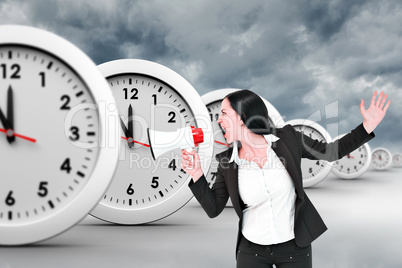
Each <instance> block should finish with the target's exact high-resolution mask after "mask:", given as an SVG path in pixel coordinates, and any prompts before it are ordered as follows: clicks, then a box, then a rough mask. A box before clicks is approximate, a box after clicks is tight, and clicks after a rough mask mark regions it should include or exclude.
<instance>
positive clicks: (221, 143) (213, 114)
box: [202, 88, 285, 187]
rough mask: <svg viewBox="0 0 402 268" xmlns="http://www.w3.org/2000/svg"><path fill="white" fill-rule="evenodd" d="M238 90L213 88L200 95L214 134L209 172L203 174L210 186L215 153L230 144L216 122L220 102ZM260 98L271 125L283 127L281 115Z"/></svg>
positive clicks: (215, 164)
mask: <svg viewBox="0 0 402 268" xmlns="http://www.w3.org/2000/svg"><path fill="white" fill-rule="evenodd" d="M238 90H240V89H237V88H223V89H217V90H213V91H211V92H208V93H206V94H204V95H203V96H202V100H203V101H204V103H205V105H206V106H207V109H208V112H209V116H210V120H211V123H212V127H213V133H214V134H213V136H214V152H213V156H214V157H213V158H212V163H211V168H210V169H209V172H208V173H207V174H206V176H205V178H206V180H207V182H208V184H209V185H210V187H212V185H213V184H214V183H215V176H216V171H217V169H218V161H217V160H216V159H215V155H217V154H218V153H221V152H223V151H225V150H227V149H228V147H229V146H231V145H229V144H227V143H226V139H225V137H224V136H223V132H222V129H221V127H220V126H219V124H218V123H217V120H218V118H219V116H220V114H221V103H222V100H223V99H224V98H225V97H226V95H228V94H230V93H232V92H235V91H238ZM260 97H261V96H260ZM261 99H262V100H263V101H264V103H265V106H267V109H268V116H269V120H270V123H271V124H272V125H274V126H275V127H283V126H284V124H285V122H284V120H283V118H282V116H281V115H280V113H279V112H278V111H277V110H276V109H275V107H274V106H273V105H272V104H271V103H269V102H268V101H267V100H266V99H264V98H263V97H261Z"/></svg>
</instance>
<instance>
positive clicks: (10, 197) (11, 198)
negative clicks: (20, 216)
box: [6, 191, 15, 206]
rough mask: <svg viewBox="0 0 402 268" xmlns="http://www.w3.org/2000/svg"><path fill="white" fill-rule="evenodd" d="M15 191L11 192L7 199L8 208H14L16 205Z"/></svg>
mask: <svg viewBox="0 0 402 268" xmlns="http://www.w3.org/2000/svg"><path fill="white" fill-rule="evenodd" d="M12 195H13V191H10V192H9V193H8V195H7V197H6V205H7V206H12V205H14V204H15V199H14V197H12Z"/></svg>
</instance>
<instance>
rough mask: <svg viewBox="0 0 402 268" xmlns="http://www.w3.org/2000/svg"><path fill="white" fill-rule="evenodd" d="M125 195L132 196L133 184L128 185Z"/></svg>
mask: <svg viewBox="0 0 402 268" xmlns="http://www.w3.org/2000/svg"><path fill="white" fill-rule="evenodd" d="M127 194H128V195H133V194H134V189H133V184H132V183H130V185H129V186H128V188H127Z"/></svg>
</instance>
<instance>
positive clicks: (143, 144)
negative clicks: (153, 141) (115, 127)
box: [121, 137, 149, 147]
mask: <svg viewBox="0 0 402 268" xmlns="http://www.w3.org/2000/svg"><path fill="white" fill-rule="evenodd" d="M121 138H122V139H123V140H126V141H128V138H126V137H121ZM132 142H135V143H138V144H141V145H142V146H145V147H149V145H148V144H145V143H142V142H139V141H135V140H133V141H132Z"/></svg>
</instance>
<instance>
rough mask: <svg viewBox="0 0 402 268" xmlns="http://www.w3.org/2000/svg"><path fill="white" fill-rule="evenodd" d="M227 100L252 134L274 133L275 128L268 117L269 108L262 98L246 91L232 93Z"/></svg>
mask: <svg viewBox="0 0 402 268" xmlns="http://www.w3.org/2000/svg"><path fill="white" fill-rule="evenodd" d="M225 98H227V99H228V100H229V102H230V106H232V108H233V110H235V111H236V112H237V114H238V115H240V118H241V119H242V120H243V123H244V124H245V125H246V126H247V128H248V129H250V130H251V131H252V132H254V133H255V134H261V135H266V134H271V133H272V132H273V130H274V126H273V124H272V122H271V120H270V119H269V117H268V110H267V106H266V105H265V103H264V101H263V100H262V99H261V98H260V96H258V95H257V94H255V93H254V92H252V91H250V90H248V89H244V90H239V91H235V92H232V93H230V94H228V95H227V96H226V97H225Z"/></svg>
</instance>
